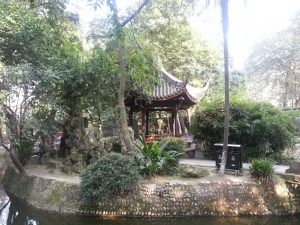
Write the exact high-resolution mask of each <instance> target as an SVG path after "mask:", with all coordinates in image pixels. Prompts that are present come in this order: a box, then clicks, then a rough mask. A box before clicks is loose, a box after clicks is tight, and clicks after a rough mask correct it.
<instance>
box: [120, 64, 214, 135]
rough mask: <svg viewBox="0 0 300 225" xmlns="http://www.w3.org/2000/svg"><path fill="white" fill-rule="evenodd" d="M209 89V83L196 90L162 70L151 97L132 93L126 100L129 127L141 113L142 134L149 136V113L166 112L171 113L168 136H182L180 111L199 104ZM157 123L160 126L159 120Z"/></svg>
mask: <svg viewBox="0 0 300 225" xmlns="http://www.w3.org/2000/svg"><path fill="white" fill-rule="evenodd" d="M207 89H208V83H207V84H206V85H205V87H204V88H195V87H192V86H191V85H189V84H187V83H186V82H184V81H181V80H179V79H177V78H176V77H174V76H172V75H171V74H170V73H168V72H167V71H165V70H164V69H161V71H160V72H159V81H158V83H157V85H156V86H154V87H153V89H152V91H151V93H150V94H149V95H147V96H145V95H144V97H143V94H138V92H132V93H131V94H129V95H128V96H127V97H126V98H125V105H126V106H127V107H129V108H130V110H129V126H132V125H133V113H136V112H141V127H142V132H143V133H144V134H146V135H149V132H150V130H149V113H151V112H155V111H156V112H157V111H158V112H159V111H165V112H170V113H171V121H170V124H171V126H170V130H169V133H168V134H166V135H168V136H169V135H172V136H181V135H182V131H181V126H180V122H179V118H178V111H179V110H186V109H188V108H190V107H191V106H193V105H195V104H196V103H198V102H199V101H200V100H201V99H202V98H203V97H204V95H205V93H206V91H207ZM157 123H158V125H159V120H158V121H157Z"/></svg>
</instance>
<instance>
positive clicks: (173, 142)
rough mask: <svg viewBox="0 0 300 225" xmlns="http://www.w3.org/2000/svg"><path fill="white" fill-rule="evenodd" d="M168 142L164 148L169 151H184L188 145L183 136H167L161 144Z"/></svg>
mask: <svg viewBox="0 0 300 225" xmlns="http://www.w3.org/2000/svg"><path fill="white" fill-rule="evenodd" d="M166 142H168V144H167V145H166V147H165V148H164V151H165V152H169V151H175V152H178V153H183V152H184V150H185V147H186V143H185V141H184V140H183V139H182V138H177V137H167V138H163V139H162V140H161V142H160V144H161V145H162V144H164V143H166Z"/></svg>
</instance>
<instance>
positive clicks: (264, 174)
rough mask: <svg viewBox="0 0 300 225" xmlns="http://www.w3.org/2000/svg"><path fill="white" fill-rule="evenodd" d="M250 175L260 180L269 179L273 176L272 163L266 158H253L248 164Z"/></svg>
mask: <svg viewBox="0 0 300 225" xmlns="http://www.w3.org/2000/svg"><path fill="white" fill-rule="evenodd" d="M250 174H251V177H253V178H256V179H260V180H271V179H272V178H273V176H274V169H273V164H272V162H271V161H270V160H268V159H255V160H253V161H252V162H251V166H250Z"/></svg>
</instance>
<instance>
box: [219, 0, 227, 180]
mask: <svg viewBox="0 0 300 225" xmlns="http://www.w3.org/2000/svg"><path fill="white" fill-rule="evenodd" d="M228 23H229V22H228V0H222V28H223V44H224V78H225V115H224V141H223V151H222V160H221V167H220V171H219V173H220V174H221V175H223V174H224V173H225V165H226V160H227V151H228V136H229V63H228V61H229V56H228V55H229V54H228V26H229V25H228Z"/></svg>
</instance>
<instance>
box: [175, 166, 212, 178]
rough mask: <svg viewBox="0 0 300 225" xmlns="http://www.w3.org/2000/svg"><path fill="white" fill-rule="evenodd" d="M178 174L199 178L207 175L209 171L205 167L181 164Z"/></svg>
mask: <svg viewBox="0 0 300 225" xmlns="http://www.w3.org/2000/svg"><path fill="white" fill-rule="evenodd" d="M179 174H180V175H181V176H182V177H185V178H201V177H206V176H208V175H209V172H208V170H207V169H206V168H201V167H199V166H192V165H181V166H180V169H179Z"/></svg>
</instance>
